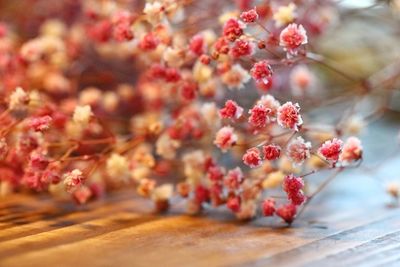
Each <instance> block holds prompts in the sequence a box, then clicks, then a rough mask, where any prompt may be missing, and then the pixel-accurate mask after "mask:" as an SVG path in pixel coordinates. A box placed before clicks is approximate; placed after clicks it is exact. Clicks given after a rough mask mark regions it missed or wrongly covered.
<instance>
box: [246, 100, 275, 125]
mask: <svg viewBox="0 0 400 267" xmlns="http://www.w3.org/2000/svg"><path fill="white" fill-rule="evenodd" d="M270 113H271V110H270V109H269V108H266V107H264V106H263V105H261V104H257V105H255V106H254V107H253V108H252V109H250V111H249V114H250V117H249V123H250V125H252V126H254V127H256V128H263V127H265V126H266V125H267V123H268V122H269V117H268V115H269V114H270Z"/></svg>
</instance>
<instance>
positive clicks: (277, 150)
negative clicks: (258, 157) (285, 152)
mask: <svg viewBox="0 0 400 267" xmlns="http://www.w3.org/2000/svg"><path fill="white" fill-rule="evenodd" d="M262 151H263V154H264V159H267V160H275V159H278V158H279V156H280V155H281V147H280V146H278V145H274V144H271V145H265V146H263V148H262Z"/></svg>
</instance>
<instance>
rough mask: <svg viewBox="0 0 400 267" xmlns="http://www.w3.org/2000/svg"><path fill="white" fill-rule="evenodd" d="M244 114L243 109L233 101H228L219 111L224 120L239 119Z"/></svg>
mask: <svg viewBox="0 0 400 267" xmlns="http://www.w3.org/2000/svg"><path fill="white" fill-rule="evenodd" d="M242 113H243V108H242V107H240V106H239V105H238V104H237V103H236V102H235V101H233V100H228V101H226V102H225V106H224V107H223V108H222V109H220V111H219V115H220V116H221V118H224V119H239V118H240V117H241V116H242Z"/></svg>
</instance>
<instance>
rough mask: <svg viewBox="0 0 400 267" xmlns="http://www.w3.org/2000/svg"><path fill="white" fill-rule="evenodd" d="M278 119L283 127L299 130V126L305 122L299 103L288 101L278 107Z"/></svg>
mask: <svg viewBox="0 0 400 267" xmlns="http://www.w3.org/2000/svg"><path fill="white" fill-rule="evenodd" d="M277 120H278V124H279V125H280V126H282V127H283V128H288V129H292V130H295V131H298V130H299V127H300V126H301V125H302V124H303V119H302V118H301V115H300V106H299V104H297V103H296V104H293V103H292V102H286V103H285V104H283V105H282V106H280V107H279V108H278V114H277Z"/></svg>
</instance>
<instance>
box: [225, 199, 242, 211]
mask: <svg viewBox="0 0 400 267" xmlns="http://www.w3.org/2000/svg"><path fill="white" fill-rule="evenodd" d="M226 206H227V207H228V209H230V210H231V211H233V212H238V211H239V210H240V197H230V198H228V201H227V202H226Z"/></svg>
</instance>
